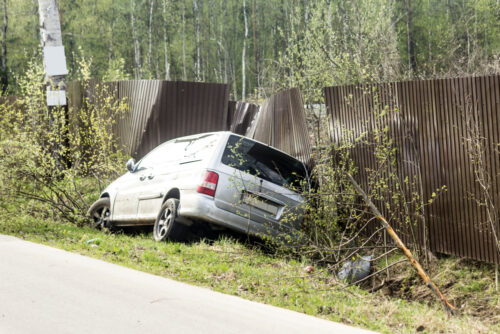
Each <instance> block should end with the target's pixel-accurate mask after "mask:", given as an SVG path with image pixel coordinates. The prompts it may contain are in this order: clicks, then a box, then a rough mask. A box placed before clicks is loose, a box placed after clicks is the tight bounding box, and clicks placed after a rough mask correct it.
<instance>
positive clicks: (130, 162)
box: [126, 158, 135, 173]
mask: <svg viewBox="0 0 500 334" xmlns="http://www.w3.org/2000/svg"><path fill="white" fill-rule="evenodd" d="M126 166H127V170H128V171H129V172H130V173H133V172H134V171H135V160H134V159H133V158H130V159H128V161H127V165H126Z"/></svg>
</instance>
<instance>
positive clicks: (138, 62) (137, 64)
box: [130, 0, 142, 79]
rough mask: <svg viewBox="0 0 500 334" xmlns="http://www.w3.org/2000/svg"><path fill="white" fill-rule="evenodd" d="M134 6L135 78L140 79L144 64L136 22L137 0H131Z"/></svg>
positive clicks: (131, 17) (132, 15)
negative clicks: (142, 63)
mask: <svg viewBox="0 0 500 334" xmlns="http://www.w3.org/2000/svg"><path fill="white" fill-rule="evenodd" d="M130 2H131V6H132V12H131V14H130V23H131V27H132V42H133V44H134V69H135V71H134V73H135V78H136V79H139V78H141V77H142V65H141V47H140V45H139V40H138V39H137V27H136V22H135V9H136V8H135V7H136V6H135V5H136V4H135V0H130Z"/></svg>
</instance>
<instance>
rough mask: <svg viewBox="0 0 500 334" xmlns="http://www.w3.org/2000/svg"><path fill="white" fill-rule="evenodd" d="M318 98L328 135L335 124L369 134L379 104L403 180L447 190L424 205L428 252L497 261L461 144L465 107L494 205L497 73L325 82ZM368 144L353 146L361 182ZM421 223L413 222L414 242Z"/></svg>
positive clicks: (499, 139) (499, 120) (428, 191)
mask: <svg viewBox="0 0 500 334" xmlns="http://www.w3.org/2000/svg"><path fill="white" fill-rule="evenodd" d="M325 97H326V104H327V110H328V112H329V114H330V115H331V117H332V120H333V122H334V124H335V131H334V133H333V137H334V138H333V140H334V141H338V140H340V138H341V136H343V133H342V130H341V129H342V128H347V129H349V130H351V131H352V138H355V137H358V136H360V135H361V134H363V133H365V135H368V137H370V135H373V129H374V126H375V121H376V119H375V117H374V112H380V111H382V110H384V108H385V110H386V111H388V113H387V115H386V116H385V117H384V122H385V123H384V124H383V126H386V125H387V126H389V128H390V134H391V136H392V139H393V140H394V146H395V147H396V148H397V157H398V159H397V166H398V168H397V169H398V171H397V173H398V174H399V175H401V176H402V177H405V176H408V177H410V178H412V177H413V176H415V175H416V174H417V173H418V174H421V178H422V185H423V192H424V198H426V199H428V198H430V197H431V195H432V193H433V192H434V191H435V190H436V189H437V188H440V187H441V186H443V185H446V187H447V188H448V190H447V191H446V192H443V193H442V194H441V195H440V196H438V197H437V198H436V200H435V201H434V202H433V203H432V204H431V205H429V206H428V207H427V209H426V214H425V221H426V224H427V227H428V231H429V242H430V248H431V250H433V251H436V252H440V253H446V254H454V255H458V256H462V257H466V258H472V259H476V260H481V261H487V262H493V263H500V254H498V251H497V248H496V245H495V241H494V237H493V234H492V230H491V228H490V227H489V224H488V223H487V217H486V210H485V208H484V207H482V206H480V205H478V203H477V202H476V201H475V200H474V199H473V197H474V196H475V197H476V198H480V196H481V191H480V188H479V185H478V184H477V182H475V176H474V167H473V165H472V164H471V158H470V156H469V154H468V153H467V146H466V142H465V138H466V137H467V121H466V119H467V118H466V113H469V115H472V117H473V119H474V120H475V122H476V124H478V125H479V131H480V135H481V137H482V138H483V139H482V140H484V143H485V155H484V161H485V167H486V170H487V172H488V173H489V175H491V177H492V183H491V185H492V194H493V197H494V204H495V206H496V208H500V176H499V173H500V155H499V146H498V145H499V143H500V76H487V77H469V78H456V79H443V80H428V81H409V82H397V83H389V84H380V85H362V86H344V87H327V88H325ZM372 150H373V148H372V147H369V146H366V145H362V144H361V145H358V147H357V148H356V149H355V150H354V152H353V157H354V159H355V161H356V163H357V165H358V167H359V168H360V173H359V178H360V181H361V182H362V183H363V184H364V186H365V187H368V184H367V180H366V173H364V172H363V171H364V170H365V169H367V168H374V167H375V161H374V158H373V151H372ZM409 162H411V163H409ZM415 163H416V165H415ZM423 228H424V226H417V227H416V231H417V233H418V237H417V240H419V241H420V242H421V241H422V233H423V231H424V230H423ZM496 231H497V233H498V231H500V224H499V222H498V221H497V222H496ZM404 232H405V231H404ZM406 232H407V231H406Z"/></svg>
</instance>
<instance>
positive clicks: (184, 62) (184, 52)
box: [182, 0, 187, 81]
mask: <svg viewBox="0 0 500 334" xmlns="http://www.w3.org/2000/svg"><path fill="white" fill-rule="evenodd" d="M185 13H186V1H185V0H183V1H182V80H184V81H186V80H187V74H186V15H185Z"/></svg>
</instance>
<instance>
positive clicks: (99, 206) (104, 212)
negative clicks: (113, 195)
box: [87, 197, 111, 229]
mask: <svg viewBox="0 0 500 334" xmlns="http://www.w3.org/2000/svg"><path fill="white" fill-rule="evenodd" d="M110 203H111V202H110V200H109V198H107V197H104V198H100V199H98V200H97V201H95V202H94V204H92V206H91V207H90V208H89V211H88V212H87V214H88V216H89V217H90V220H91V221H90V223H91V224H92V227H94V228H98V229H103V228H108V229H109V228H111V222H110V220H109V219H110V216H111V210H110V207H111V204H110Z"/></svg>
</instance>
